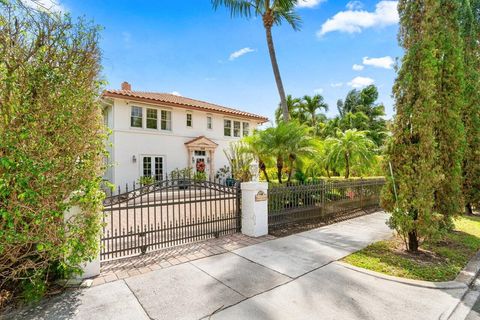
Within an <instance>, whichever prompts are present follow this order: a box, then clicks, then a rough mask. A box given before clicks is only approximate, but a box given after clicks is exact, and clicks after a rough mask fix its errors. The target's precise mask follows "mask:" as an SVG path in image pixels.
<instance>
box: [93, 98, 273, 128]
mask: <svg viewBox="0 0 480 320" xmlns="http://www.w3.org/2000/svg"><path fill="white" fill-rule="evenodd" d="M102 95H103V96H104V97H111V98H124V99H127V100H134V101H139V102H148V103H153V104H158V105H169V106H174V107H181V108H182V107H183V108H186V109H191V110H202V111H210V112H213V113H223V114H228V115H232V116H239V117H244V118H249V119H254V120H258V121H259V122H262V123H263V122H267V121H268V118H266V117H264V116H260V115H257V114H253V113H249V112H245V111H240V110H237V109H233V108H227V107H223V106H219V105H217V104H213V103H209V102H205V101H201V100H196V99H190V98H186V97H182V96H178V95H174V94H169V93H157V92H144V91H129V90H105V91H104V92H103V94H102Z"/></svg>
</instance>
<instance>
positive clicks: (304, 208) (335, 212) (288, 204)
mask: <svg viewBox="0 0 480 320" xmlns="http://www.w3.org/2000/svg"><path fill="white" fill-rule="evenodd" d="M384 184H385V180H384V179H368V180H354V181H324V180H319V181H315V182H310V183H304V184H290V185H280V186H274V187H271V188H270V189H269V190H268V225H269V226H270V227H279V226H283V225H287V224H292V223H297V222H305V221H311V220H316V221H322V222H328V221H331V220H334V219H338V218H342V217H345V216H348V215H349V214H351V213H352V212H353V211H355V210H365V209H369V208H376V207H378V206H379V205H380V192H381V190H382V187H383V185H384Z"/></svg>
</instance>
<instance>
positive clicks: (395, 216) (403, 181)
mask: <svg viewBox="0 0 480 320" xmlns="http://www.w3.org/2000/svg"><path fill="white" fill-rule="evenodd" d="M439 5H440V2H439V1H438V0H400V1H399V4H398V9H399V14H400V31H399V43H400V45H401V46H402V47H403V48H404V50H405V55H404V57H403V59H402V63H401V67H400V70H399V71H398V77H397V79H396V82H395V85H394V88H393V94H394V98H395V108H396V117H395V122H394V126H393V136H392V139H391V143H390V144H389V146H388V148H387V160H388V161H387V163H391V165H392V169H393V170H392V171H393V173H394V174H393V176H390V175H387V176H390V178H389V179H387V184H386V186H385V188H384V190H383V195H382V205H383V206H384V208H385V209H387V210H388V211H390V212H392V216H391V218H390V222H389V223H390V226H391V227H392V228H395V229H396V230H397V232H398V233H399V234H400V235H401V236H402V237H403V239H404V240H405V243H406V245H407V249H408V250H409V251H417V250H418V246H419V242H420V240H421V239H422V238H425V237H429V236H432V235H434V234H435V233H437V232H438V223H439V220H440V219H439V217H438V215H437V214H435V212H434V207H435V203H434V200H435V199H434V193H435V190H436V186H437V184H438V182H439V180H438V178H439V174H438V173H439V168H438V166H437V159H438V151H437V144H436V141H435V138H436V137H435V128H434V125H433V124H435V123H438V120H437V111H438V108H439V107H438V102H437V100H436V99H437V94H436V93H437V81H436V80H437V76H438V69H439V63H438V59H437V48H436V47H437V41H436V33H437V32H438V30H439V29H438V28H439V19H438V13H439Z"/></svg>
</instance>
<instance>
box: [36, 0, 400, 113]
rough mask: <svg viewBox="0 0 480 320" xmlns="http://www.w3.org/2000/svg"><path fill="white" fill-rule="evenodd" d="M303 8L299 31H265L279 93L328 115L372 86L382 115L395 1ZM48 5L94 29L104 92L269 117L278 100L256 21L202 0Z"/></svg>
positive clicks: (73, 0) (315, 3)
mask: <svg viewBox="0 0 480 320" xmlns="http://www.w3.org/2000/svg"><path fill="white" fill-rule="evenodd" d="M41 1H43V2H45V3H48V1H51V0H41ZM303 1H305V2H304V3H301V5H300V6H299V7H298V9H297V10H298V13H299V14H300V15H301V17H302V20H303V25H302V29H301V31H297V32H295V31H293V30H292V28H291V27H290V26H288V25H286V24H285V25H282V26H280V27H275V28H274V30H273V36H274V41H275V46H276V50H277V58H278V63H279V65H280V71H281V73H282V78H283V81H284V85H285V89H286V91H287V93H288V94H292V95H294V96H303V95H305V94H309V95H313V94H314V93H315V92H321V93H322V94H323V96H324V97H325V99H326V101H327V102H328V104H329V105H330V111H329V112H328V115H329V116H333V115H335V114H336V101H337V99H339V98H344V97H345V95H346V93H347V92H348V91H349V90H350V89H352V86H361V85H364V84H368V83H370V82H372V81H374V83H375V84H376V85H377V86H378V87H379V91H380V99H379V100H380V101H381V102H383V103H384V104H385V105H386V109H387V115H388V117H391V115H392V114H393V106H392V105H393V101H392V98H391V88H392V85H393V82H394V79H395V71H394V70H393V68H391V67H392V61H391V59H396V58H398V57H400V56H401V54H402V51H401V49H400V48H399V47H398V45H397V31H398V24H397V20H398V16H397V14H396V10H395V8H396V6H395V5H396V2H395V1H388V0H383V1H381V0H363V1H361V2H360V1H347V0H345V1H341V0H303ZM58 4H59V5H60V7H61V8H63V10H65V11H69V12H70V13H71V14H72V15H73V16H81V15H84V16H86V17H87V18H91V19H93V20H94V21H95V23H97V24H100V25H102V26H103V27H104V30H103V32H102V39H101V48H102V50H103V66H104V69H103V74H104V77H105V78H106V80H107V81H108V83H109V85H108V87H109V88H119V87H120V83H121V82H122V81H128V82H130V83H131V84H132V88H133V90H144V91H158V92H169V93H172V92H177V93H179V94H181V95H183V96H187V97H191V98H196V99H200V100H206V101H209V102H214V103H218V104H222V105H225V106H231V107H235V108H239V109H242V110H245V111H250V112H254V113H259V114H262V115H266V116H268V117H270V118H273V113H274V110H275V108H276V107H277V105H278V101H279V98H278V92H277V89H276V86H275V82H274V78H273V73H272V69H271V65H270V60H269V55H268V49H267V45H266V41H265V33H264V29H263V26H262V24H261V19H259V18H252V19H250V20H245V19H241V18H233V19H232V18H230V15H229V13H228V12H227V11H226V10H225V9H223V8H222V9H219V10H217V11H214V10H213V9H212V6H211V3H210V0H183V1H167V0H156V1H147V0H138V1H131V0H100V1H98V0H97V1H93V0H82V1H79V0H60V1H59V3H58ZM322 30H323V32H322ZM242 49H243V50H242ZM235 53H236V54H235ZM365 57H367V58H366V59H365ZM379 58H381V59H379ZM355 64H356V65H357V66H355V67H353V66H354V65H355ZM354 69H356V70H354Z"/></svg>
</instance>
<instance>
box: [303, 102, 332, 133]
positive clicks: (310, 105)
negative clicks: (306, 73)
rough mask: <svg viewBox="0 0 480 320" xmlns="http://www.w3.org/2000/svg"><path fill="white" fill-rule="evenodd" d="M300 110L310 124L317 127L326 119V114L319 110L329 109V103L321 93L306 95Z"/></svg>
mask: <svg viewBox="0 0 480 320" xmlns="http://www.w3.org/2000/svg"><path fill="white" fill-rule="evenodd" d="M300 110H301V112H302V113H303V114H304V117H305V118H306V119H307V122H308V124H309V125H310V126H311V127H312V128H317V123H318V122H319V121H321V122H323V121H325V120H326V116H325V115H324V114H323V113H319V111H321V110H323V111H328V104H327V103H326V102H325V100H324V98H323V96H322V95H320V94H317V95H314V96H313V97H311V96H308V95H305V96H304V97H303V99H302V101H301V104H300Z"/></svg>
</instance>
